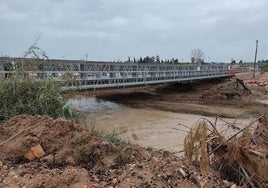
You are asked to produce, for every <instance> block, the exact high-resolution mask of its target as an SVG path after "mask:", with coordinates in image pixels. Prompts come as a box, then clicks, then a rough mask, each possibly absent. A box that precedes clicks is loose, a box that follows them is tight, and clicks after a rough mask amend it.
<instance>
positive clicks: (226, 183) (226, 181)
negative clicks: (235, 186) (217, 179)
mask: <svg viewBox="0 0 268 188" xmlns="http://www.w3.org/2000/svg"><path fill="white" fill-rule="evenodd" d="M222 182H223V184H224V185H225V186H227V187H230V186H231V183H230V182H229V181H228V180H222Z"/></svg>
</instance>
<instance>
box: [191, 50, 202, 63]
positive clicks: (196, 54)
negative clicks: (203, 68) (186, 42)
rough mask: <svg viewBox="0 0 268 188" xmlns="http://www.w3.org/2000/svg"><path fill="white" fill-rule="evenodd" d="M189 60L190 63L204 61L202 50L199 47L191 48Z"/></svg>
mask: <svg viewBox="0 0 268 188" xmlns="http://www.w3.org/2000/svg"><path fill="white" fill-rule="evenodd" d="M191 61H192V63H197V64H201V63H203V62H204V52H203V51H202V50H200V49H199V48H196V49H193V50H192V51H191Z"/></svg>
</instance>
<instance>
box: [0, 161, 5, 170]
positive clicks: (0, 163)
mask: <svg viewBox="0 0 268 188" xmlns="http://www.w3.org/2000/svg"><path fill="white" fill-rule="evenodd" d="M3 166H4V165H3V162H2V161H0V169H1V168H3Z"/></svg>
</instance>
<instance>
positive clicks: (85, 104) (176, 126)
mask: <svg viewBox="0 0 268 188" xmlns="http://www.w3.org/2000/svg"><path fill="white" fill-rule="evenodd" d="M68 104H69V105H70V106H71V107H72V108H73V109H75V110H78V111H80V112H83V113H84V114H85V119H84V120H83V122H86V124H87V125H88V126H95V128H97V129H98V130H100V131H103V132H105V133H118V136H119V137H120V138H121V139H122V140H124V141H126V142H130V143H134V144H138V145H141V146H143V147H146V148H154V149H162V150H168V151H171V152H173V153H175V154H179V153H181V151H182V150H183V141H184V138H185V136H186V135H187V132H188V130H189V128H187V127H192V126H193V125H195V124H196V123H197V122H198V121H199V120H200V119H202V118H206V119H208V120H210V121H212V122H214V121H215V117H205V116H201V115H196V114H185V113H173V112H169V111H162V110H156V109H137V108H130V107H127V106H124V105H121V104H117V103H113V102H109V101H104V100H99V99H96V98H77V99H70V100H69V101H68ZM224 122H228V123H229V124H235V125H236V126H239V127H243V126H246V125H248V124H249V122H250V119H231V118H224V119H221V118H218V120H217V126H218V127H219V129H221V127H222V128H223V126H225V124H226V123H224ZM223 129H224V128H223Z"/></svg>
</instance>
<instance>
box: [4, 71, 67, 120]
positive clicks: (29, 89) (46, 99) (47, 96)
mask: <svg viewBox="0 0 268 188" xmlns="http://www.w3.org/2000/svg"><path fill="white" fill-rule="evenodd" d="M65 109H66V103H65V101H64V99H63V97H62V96H61V90H60V85H59V84H57V83H55V82H52V81H51V80H50V79H47V80H45V81H42V82H36V81H33V80H31V79H27V78H26V79H23V80H22V79H20V78H19V77H16V76H14V77H11V78H8V79H4V80H1V83H0V122H2V121H6V120H8V119H10V118H11V117H13V116H15V115H18V114H30V115H37V114H39V115H43V114H47V115H49V116H51V117H53V118H56V117H58V116H61V115H64V116H67V117H68V116H69V117H72V112H71V111H70V110H68V111H67V113H66V110H65Z"/></svg>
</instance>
